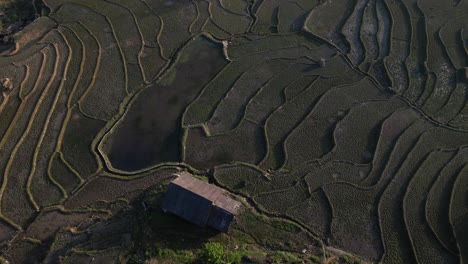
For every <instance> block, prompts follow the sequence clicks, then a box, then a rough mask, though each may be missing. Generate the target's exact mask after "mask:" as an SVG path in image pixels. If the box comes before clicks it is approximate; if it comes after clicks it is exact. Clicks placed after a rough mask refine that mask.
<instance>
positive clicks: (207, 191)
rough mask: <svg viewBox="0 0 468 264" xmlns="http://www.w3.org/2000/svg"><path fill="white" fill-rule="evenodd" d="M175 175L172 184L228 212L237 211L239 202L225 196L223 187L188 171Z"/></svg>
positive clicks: (234, 212)
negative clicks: (202, 179)
mask: <svg viewBox="0 0 468 264" xmlns="http://www.w3.org/2000/svg"><path fill="white" fill-rule="evenodd" d="M177 176H178V177H177V178H176V179H174V180H173V181H172V183H173V184H176V185H178V186H180V187H181V188H184V189H186V190H188V191H190V192H192V193H194V194H196V195H199V196H201V197H203V198H205V199H207V200H210V201H211V202H213V204H214V205H215V206H217V207H219V208H222V209H224V210H226V211H228V212H230V213H233V214H236V213H237V210H238V209H239V207H240V205H241V203H240V202H238V201H236V200H234V199H232V198H230V197H228V196H226V195H225V191H224V190H223V189H221V188H218V187H216V186H214V185H212V184H209V183H206V182H204V181H201V180H199V179H197V178H194V177H193V176H191V175H190V174H189V173H188V172H181V173H179V174H177Z"/></svg>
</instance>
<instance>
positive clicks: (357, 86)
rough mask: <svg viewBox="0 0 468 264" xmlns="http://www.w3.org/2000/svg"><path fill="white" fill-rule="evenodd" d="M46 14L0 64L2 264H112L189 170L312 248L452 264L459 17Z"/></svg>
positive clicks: (335, 8)
mask: <svg viewBox="0 0 468 264" xmlns="http://www.w3.org/2000/svg"><path fill="white" fill-rule="evenodd" d="M43 2H44V4H45V6H44V10H45V11H44V12H43V13H44V14H46V13H47V15H45V16H42V17H40V18H38V19H36V20H35V21H34V22H33V23H32V24H30V25H29V26H28V27H26V28H25V29H24V30H23V31H22V32H20V33H18V34H17V35H15V37H14V38H15V44H16V46H15V47H13V48H12V49H11V50H8V51H5V52H3V53H2V54H1V57H0V80H1V83H4V84H5V83H6V81H8V82H10V83H11V84H12V86H8V87H7V86H6V85H4V86H5V87H4V88H3V91H2V92H3V93H2V96H0V135H1V136H0V175H2V176H1V186H0V243H1V244H0V255H1V256H2V258H3V259H4V260H8V261H10V263H31V262H34V261H41V262H45V263H57V262H58V261H59V260H67V261H69V262H70V263H74V261H84V260H85V259H91V258H94V257H96V258H99V257H101V258H102V260H103V261H110V260H111V259H112V260H115V259H117V258H118V256H119V254H118V252H119V248H120V247H121V246H122V245H121V239H120V235H121V234H122V233H125V230H124V229H125V228H124V227H125V226H126V224H128V222H126V221H127V220H125V218H119V216H120V214H119V212H121V210H122V208H125V207H126V206H128V205H129V204H131V203H132V201H134V199H135V198H136V197H138V195H140V194H141V193H142V191H143V190H145V189H147V188H149V187H150V186H153V185H156V184H158V183H160V182H161V181H162V180H164V179H167V178H168V177H170V175H171V173H173V172H175V171H180V170H189V171H191V172H193V173H197V174H200V175H208V176H210V177H211V179H212V180H214V182H215V183H216V184H218V185H220V186H222V187H224V188H226V189H228V190H230V191H232V192H234V193H236V194H238V195H240V196H243V197H245V198H246V199H247V201H248V202H249V203H251V204H252V205H253V206H255V207H256V208H257V209H258V210H259V211H260V212H262V213H264V214H265V215H269V216H276V217H281V218H285V219H288V220H290V221H293V222H295V223H297V224H299V225H300V226H302V227H303V228H304V229H305V230H307V231H308V232H309V233H310V234H312V235H313V236H315V237H316V238H318V239H320V240H321V241H322V243H323V245H324V247H325V246H330V247H334V248H339V249H341V250H344V251H346V252H349V253H351V254H354V255H356V256H358V257H360V258H362V259H364V260H367V261H371V262H382V263H467V262H468V209H467V208H468V198H467V197H468V167H467V164H468V45H467V43H468V35H467V33H468V28H467V25H468V16H467V14H468V4H467V2H466V1H461V0H458V1H436V0H425V1H416V0H354V1H331V0H324V1H321V0H317V1H312V0H307V1H306V0H292V1H273V0H230V1H225V0H191V1H189V0H180V1H175V0H131V1H130V0H43ZM46 11H47V12H46ZM2 258H0V259H2ZM75 263H76V262H75Z"/></svg>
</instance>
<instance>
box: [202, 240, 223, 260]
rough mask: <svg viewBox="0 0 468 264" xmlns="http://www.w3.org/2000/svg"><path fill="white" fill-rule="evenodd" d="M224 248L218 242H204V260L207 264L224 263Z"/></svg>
mask: <svg viewBox="0 0 468 264" xmlns="http://www.w3.org/2000/svg"><path fill="white" fill-rule="evenodd" d="M223 258H224V248H223V245H221V244H220V243H218V242H209V243H206V244H205V253H204V260H205V261H206V263H208V264H223V263H224V260H223Z"/></svg>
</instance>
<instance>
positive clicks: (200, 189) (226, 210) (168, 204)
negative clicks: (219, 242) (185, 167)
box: [162, 172, 241, 232]
mask: <svg viewBox="0 0 468 264" xmlns="http://www.w3.org/2000/svg"><path fill="white" fill-rule="evenodd" d="M240 205H241V203H240V202H238V201H236V200H234V199H232V198H230V197H229V196H227V193H226V192H225V191H224V190H223V189H221V188H218V187H216V186H214V185H212V184H209V183H206V182H203V181H201V180H198V179H196V178H194V177H193V176H192V175H191V174H189V173H187V172H182V173H180V174H177V178H176V179H174V180H173V181H172V182H171V183H170V184H169V187H168V189H167V192H166V196H165V197H164V201H163V204H162V209H163V211H164V212H170V213H173V214H175V215H177V216H179V217H181V218H183V219H185V220H187V221H190V222H192V223H194V224H197V225H199V226H211V227H213V228H215V229H217V230H219V231H221V232H227V230H228V229H229V225H230V224H231V221H232V220H233V219H234V216H235V215H236V214H237V211H238V209H239V207H240Z"/></svg>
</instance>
